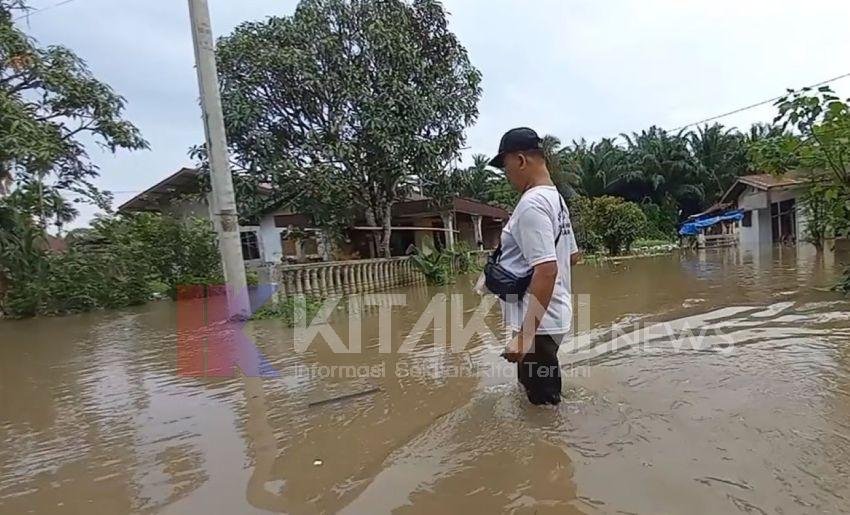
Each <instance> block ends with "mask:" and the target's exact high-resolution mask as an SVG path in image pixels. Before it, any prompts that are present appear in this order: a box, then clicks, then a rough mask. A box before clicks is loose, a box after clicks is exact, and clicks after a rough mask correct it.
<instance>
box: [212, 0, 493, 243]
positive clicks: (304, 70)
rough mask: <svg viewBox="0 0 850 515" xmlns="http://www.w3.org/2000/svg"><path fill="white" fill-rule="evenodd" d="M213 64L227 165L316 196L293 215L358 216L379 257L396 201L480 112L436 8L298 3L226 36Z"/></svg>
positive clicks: (304, 199)
mask: <svg viewBox="0 0 850 515" xmlns="http://www.w3.org/2000/svg"><path fill="white" fill-rule="evenodd" d="M218 63H219V73H220V80H221V90H222V101H223V105H224V112H225V120H226V124H227V130H228V137H229V143H230V145H231V151H232V154H233V157H234V159H235V160H236V161H237V162H238V163H239V164H240V165H241V166H242V168H243V169H244V170H247V171H249V172H250V173H253V174H259V175H261V176H263V177H264V180H265V181H266V182H268V183H270V184H273V185H275V187H276V188H277V189H278V192H279V193H278V195H281V196H286V194H287V191H288V192H301V191H314V192H315V191H317V190H319V189H321V191H322V192H323V195H322V196H321V197H319V198H318V199H317V198H316V197H315V196H313V195H308V194H303V195H297V194H296V195H291V196H290V198H292V201H293V205H294V206H295V207H296V208H299V209H303V208H304V207H305V206H308V207H309V208H312V211H311V213H324V214H327V213H343V214H344V215H345V216H351V215H350V212H351V210H352V207H356V208H358V210H359V211H361V212H362V213H363V214H364V215H365V219H366V224H367V225H370V226H378V225H380V226H381V227H382V228H383V230H382V231H380V233H379V234H380V235H379V237H378V238H377V240H378V247H379V248H380V249H381V251H382V253H383V254H384V255H389V252H390V233H391V228H390V227H391V226H390V219H391V212H392V206H393V204H394V203H395V202H397V201H398V200H400V199H402V198H403V197H404V196H405V195H406V193H407V192H408V191H410V189H411V187H412V184H413V180H414V179H415V178H416V177H418V176H422V175H428V174H431V173H438V172H439V170H441V169H442V168H443V167H444V166H445V164H446V163H448V162H450V160H451V159H452V158H453V157H454V156H456V155H457V153H458V152H459V149H460V148H461V146H462V144H463V141H464V129H465V128H466V127H467V126H468V125H469V124H471V123H472V122H473V121H474V120H475V119H476V117H477V115H478V109H477V102H478V97H479V95H480V86H479V84H480V81H481V75H480V73H479V72H478V70H476V69H475V68H474V67H473V66H472V64H471V63H470V61H469V58H468V56H467V53H466V50H465V49H464V48H463V46H461V44H460V42H459V41H458V40H457V38H456V37H455V35H454V34H452V32H451V31H450V30H449V28H448V23H447V21H446V13H445V12H444V10H443V8H442V6H441V5H440V4H439V3H438V2H436V1H434V0H415V1H413V2H404V1H402V0H303V1H302V2H301V3H300V4H299V5H298V7H297V8H296V10H295V13H294V14H293V15H292V16H286V17H271V18H268V19H266V20H264V21H260V22H250V23H244V24H242V25H240V26H239V27H237V28H236V29H235V30H234V32H233V33H232V34H230V35H229V36H227V37H224V38H222V39H221V40H220V41H219V44H218ZM317 180H318V181H319V182H320V183H321V187H320V188H317V187H316V186H315V182H316V181H317ZM310 185H313V186H310ZM317 200H319V201H320V202H319V205H316V203H317V202H316V201H317ZM345 216H343V218H344V217H345ZM336 218H337V219H338V218H340V217H339V216H337V217H336ZM320 221H321V220H320Z"/></svg>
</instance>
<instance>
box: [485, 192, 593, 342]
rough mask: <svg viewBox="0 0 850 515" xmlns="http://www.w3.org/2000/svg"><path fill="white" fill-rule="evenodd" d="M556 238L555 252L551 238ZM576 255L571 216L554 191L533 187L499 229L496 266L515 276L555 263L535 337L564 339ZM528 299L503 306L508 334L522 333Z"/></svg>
mask: <svg viewBox="0 0 850 515" xmlns="http://www.w3.org/2000/svg"><path fill="white" fill-rule="evenodd" d="M559 231H560V234H561V237H560V239H559V240H558V245H557V248H555V247H556V246H555V238H556V237H557V236H558V232H559ZM576 252H578V246H577V245H576V239H575V234H573V227H572V224H571V223H570V212H569V210H568V209H567V205H566V203H565V202H564V201H563V199H562V198H561V194H560V193H558V190H557V189H556V188H555V187H554V186H535V187H533V188H530V189H528V190H526V192H525V193H523V194H522V197H521V198H520V200H519V202H518V203H517V205H516V208H515V209H514V212H513V214H512V215H511V218H510V219H509V220H508V223H507V224H506V225H505V227H504V228H503V229H502V256H501V259H500V260H499V263H500V264H501V265H502V267H504V268H505V269H506V270H508V271H509V272H511V273H513V274H516V275H517V276H525V275H528V274H530V273H531V271H532V268H533V267H534V266H535V265H539V264H540V263H545V262H547V261H557V263H558V277H557V279H556V280H555V289H554V290H553V291H552V300H551V302H549V308H548V310H547V311H546V315H544V317H543V320H542V321H541V322H540V327H538V328H537V334H565V333H568V332H569V331H570V327H571V325H572V318H573V306H572V296H571V292H572V288H571V280H570V275H571V270H570V256H571V255H572V254H574V253H576ZM529 297H530V296H529V295H525V296H524V297H523V299H522V301H520V302H505V301H502V313H503V315H504V317H505V325H506V326H507V327H508V328H509V329H511V330H512V331H515V332H516V331H519V330H520V328H521V327H522V322H523V319H524V318H525V312H526V310H527V309H528V301H529Z"/></svg>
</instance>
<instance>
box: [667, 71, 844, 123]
mask: <svg viewBox="0 0 850 515" xmlns="http://www.w3.org/2000/svg"><path fill="white" fill-rule="evenodd" d="M845 77H850V73H845V74H843V75H839V76H837V77H833V78H831V79H827V80H825V81H821V82H818V83H815V84H812V85H810V86H806V87H807V88H816V87H818V86H823V85H825V84H829V83H830V82H835V81H837V80H839V79H843V78H845ZM784 96H785V95H779V96H776V97H773V98H768V99H767V100H762V101H761V102H757V103H755V104H752V105H748V106H746V107H741V108H739V109H735V110H734V111H729V112H728V113H723V114H719V115H717V116H712V117H710V118H706V119H704V120H700V121H698V122H693V123H689V124H686V125H682V126H681V127H677V128H675V129H673V130H671V131H668V132H679V131H680V130H682V129H687V128H688V127H693V126H694V125H702V124H704V123H708V122H713V121H714V120H719V119H721V118H726V117H727V116H732V115H733V114H738V113H742V112H744V111H749V110H750V109H754V108H756V107H761V106H763V105H765V104H770V103H773V102H776V101H777V100H779V99H780V98H782V97H784Z"/></svg>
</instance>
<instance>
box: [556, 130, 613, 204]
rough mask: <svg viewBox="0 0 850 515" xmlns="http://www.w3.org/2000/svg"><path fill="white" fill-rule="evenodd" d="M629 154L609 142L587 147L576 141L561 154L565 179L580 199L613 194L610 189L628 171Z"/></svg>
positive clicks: (591, 144)
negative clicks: (625, 170)
mask: <svg viewBox="0 0 850 515" xmlns="http://www.w3.org/2000/svg"><path fill="white" fill-rule="evenodd" d="M626 158H627V154H626V152H625V151H624V150H623V149H622V148H621V147H619V146H618V145H616V144H615V143H614V140H612V139H610V138H603V139H602V140H600V141H598V142H594V143H590V144H588V143H587V141H585V140H584V139H581V140H578V141H573V142H572V144H571V145H569V146H567V147H565V148H563V149H562V150H561V152H560V159H561V169H562V170H563V174H564V176H565V178H566V179H567V180H568V181H569V183H570V184H571V185H573V186H574V188H575V189H576V191H577V192H578V193H579V194H581V195H587V196H590V197H599V196H602V195H606V194H609V193H611V190H610V188H611V186H612V185H613V184H614V183H616V181H617V180H618V179H619V177H620V174H621V173H622V172H623V170H624V168H625V163H626Z"/></svg>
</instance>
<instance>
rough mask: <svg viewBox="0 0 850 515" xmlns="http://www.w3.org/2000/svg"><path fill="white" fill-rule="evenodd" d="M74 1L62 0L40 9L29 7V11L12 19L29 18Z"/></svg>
mask: <svg viewBox="0 0 850 515" xmlns="http://www.w3.org/2000/svg"><path fill="white" fill-rule="evenodd" d="M73 1H74V0H62V1H61V2H58V3H55V4H53V5H48V6H47V7H42V8H41V9H39V8H37V7H33V8H32V9H28V10H27V12H25V13H24V14H21V15H19V16H16V17H14V18H12V21H18V20H20V19H23V18H29V17H30V16H32V15H35V14H39V13H43V12H44V11H49V10H51V9H55V8H57V7H60V6H63V5H65V4H70V3H71V2H73Z"/></svg>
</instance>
